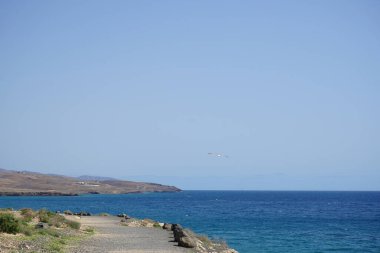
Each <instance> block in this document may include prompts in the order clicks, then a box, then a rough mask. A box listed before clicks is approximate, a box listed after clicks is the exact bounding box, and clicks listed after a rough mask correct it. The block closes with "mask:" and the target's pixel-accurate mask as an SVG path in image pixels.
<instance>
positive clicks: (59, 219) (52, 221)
mask: <svg viewBox="0 0 380 253" xmlns="http://www.w3.org/2000/svg"><path fill="white" fill-rule="evenodd" d="M65 222H66V219H65V217H63V216H62V215H59V214H54V215H53V216H51V217H50V218H49V221H48V224H49V225H50V226H54V227H57V228H60V227H62V225H63V224H64V223H65Z"/></svg>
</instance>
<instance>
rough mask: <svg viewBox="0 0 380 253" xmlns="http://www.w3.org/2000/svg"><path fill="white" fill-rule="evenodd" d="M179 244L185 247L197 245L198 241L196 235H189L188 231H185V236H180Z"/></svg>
mask: <svg viewBox="0 0 380 253" xmlns="http://www.w3.org/2000/svg"><path fill="white" fill-rule="evenodd" d="M178 246H181V247H185V248H195V247H197V241H196V239H195V238H194V237H192V236H190V235H188V234H187V233H186V231H183V236H182V237H180V238H179V241H178Z"/></svg>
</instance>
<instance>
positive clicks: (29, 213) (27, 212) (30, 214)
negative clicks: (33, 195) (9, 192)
mask: <svg viewBox="0 0 380 253" xmlns="http://www.w3.org/2000/svg"><path fill="white" fill-rule="evenodd" d="M20 213H21V215H22V216H23V218H22V220H23V221H26V222H30V221H31V220H32V219H33V218H34V217H36V216H37V213H36V212H34V211H33V210H32V209H30V208H23V209H21V210H20Z"/></svg>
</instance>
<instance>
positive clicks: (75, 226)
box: [66, 220, 80, 229]
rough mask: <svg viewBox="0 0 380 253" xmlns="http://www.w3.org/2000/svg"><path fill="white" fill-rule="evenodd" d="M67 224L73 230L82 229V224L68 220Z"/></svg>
mask: <svg viewBox="0 0 380 253" xmlns="http://www.w3.org/2000/svg"><path fill="white" fill-rule="evenodd" d="M66 224H67V225H68V226H69V227H71V228H73V229H79V228H80V223H79V222H76V221H71V220H66Z"/></svg>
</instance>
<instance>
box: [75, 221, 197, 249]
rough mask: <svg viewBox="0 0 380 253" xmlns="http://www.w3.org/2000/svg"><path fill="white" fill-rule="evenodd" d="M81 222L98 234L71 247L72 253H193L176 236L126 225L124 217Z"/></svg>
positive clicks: (168, 232)
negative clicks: (175, 239) (123, 222)
mask: <svg viewBox="0 0 380 253" xmlns="http://www.w3.org/2000/svg"><path fill="white" fill-rule="evenodd" d="M76 221H79V222H80V223H81V224H82V225H83V226H89V227H93V228H94V229H95V234H94V235H92V236H90V237H89V238H86V239H84V240H82V241H80V242H79V243H78V245H75V246H70V247H68V248H67V251H68V252H71V253H105V252H112V253H121V252H128V253H132V252H136V253H142V252H144V253H164V252H165V253H190V252H193V251H192V250H190V249H185V248H182V247H178V246H176V245H177V243H175V242H173V233H172V232H171V231H166V230H164V229H159V228H134V227H127V226H122V225H121V224H120V218H117V217H99V216H86V217H82V218H81V219H80V220H76Z"/></svg>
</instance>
